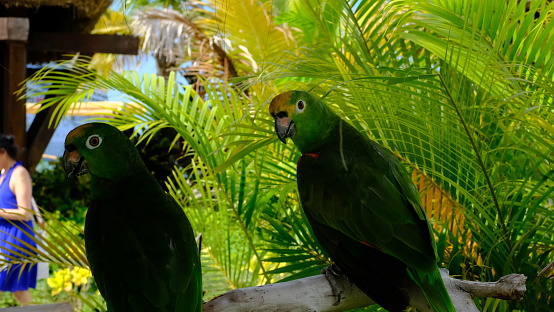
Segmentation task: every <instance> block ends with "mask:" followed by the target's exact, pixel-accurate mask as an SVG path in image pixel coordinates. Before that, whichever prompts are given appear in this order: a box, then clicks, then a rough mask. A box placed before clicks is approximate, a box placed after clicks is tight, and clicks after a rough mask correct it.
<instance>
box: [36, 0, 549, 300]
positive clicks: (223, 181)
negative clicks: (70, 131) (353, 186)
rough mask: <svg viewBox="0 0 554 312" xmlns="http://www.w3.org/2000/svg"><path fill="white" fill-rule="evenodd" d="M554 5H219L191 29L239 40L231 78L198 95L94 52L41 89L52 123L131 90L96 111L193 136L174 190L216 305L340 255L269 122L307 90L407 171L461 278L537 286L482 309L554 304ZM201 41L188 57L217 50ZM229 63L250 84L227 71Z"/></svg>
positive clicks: (206, 84)
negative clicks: (97, 93)
mask: <svg viewBox="0 0 554 312" xmlns="http://www.w3.org/2000/svg"><path fill="white" fill-rule="evenodd" d="M553 5H554V4H551V3H550V2H549V1H530V2H527V1H516V0H508V1H505V0H496V1H488V2H483V1H475V0H471V1H454V0H436V1H423V2H422V1H413V0H403V1H385V0H376V1H361V0H360V1H347V0H332V1H331V0H329V1H324V2H321V1H315V0H289V1H276V2H272V1H242V2H236V1H209V0H205V1H203V2H202V6H200V7H198V6H196V8H197V9H202V10H204V11H202V12H198V14H197V15H194V17H195V18H194V19H193V20H190V19H189V20H188V22H191V23H193V24H194V25H196V27H197V29H203V34H204V35H205V36H208V38H216V37H217V38H225V40H226V41H225V42H228V44H225V45H222V46H220V48H222V49H224V52H225V57H226V58H224V59H222V58H221V55H222V54H220V53H219V54H218V53H217V51H215V52H216V53H214V54H213V57H212V58H209V59H202V61H203V62H204V63H205V64H212V65H214V66H215V67H212V68H216V69H217V70H213V71H208V70H198V67H193V68H192V69H191V70H193V72H194V73H200V74H202V76H203V77H204V78H200V80H199V81H200V83H201V85H202V87H203V92H202V93H200V94H199V93H197V92H196V91H195V89H194V88H193V87H190V86H182V85H179V84H178V83H176V75H177V74H176V73H175V72H173V73H171V74H170V75H169V76H168V77H165V78H164V77H157V76H154V75H139V74H138V73H136V72H126V73H123V74H118V73H115V72H112V73H110V74H109V75H107V76H101V75H99V74H97V72H95V71H94V70H91V68H90V66H89V63H88V61H87V60H83V59H81V60H79V61H78V62H76V63H74V64H72V67H71V68H70V69H66V70H65V71H56V70H55V68H48V69H45V70H43V71H41V72H39V73H38V74H37V75H36V76H35V77H34V78H33V79H32V81H34V82H36V83H39V82H40V83H45V82H46V83H50V84H51V87H50V89H49V90H48V91H45V94H49V95H51V96H50V97H49V98H48V99H47V100H45V102H43V104H46V105H57V107H58V109H57V112H56V115H55V116H54V117H55V119H54V120H59V118H61V117H62V116H63V115H65V114H66V113H67V111H68V110H69V109H70V108H72V107H74V106H75V103H79V102H81V101H83V100H86V99H87V97H88V96H89V95H90V94H91V92H92V90H94V89H96V88H102V89H109V90H117V91H119V92H122V93H123V94H124V95H125V96H126V97H127V101H126V102H127V105H126V106H125V107H124V108H123V109H122V110H121V111H118V112H114V113H113V114H112V115H110V116H104V117H99V118H98V119H100V120H102V121H105V122H108V123H111V124H113V125H116V126H118V127H119V128H120V129H121V130H127V129H131V128H132V129H134V131H135V134H136V135H137V136H138V137H139V139H140V140H141V141H145V142H148V141H149V140H150V139H151V138H152V137H153V135H155V134H156V133H157V132H158V131H160V130H161V129H164V128H172V129H174V130H175V132H176V133H177V134H176V137H175V141H177V140H180V139H183V140H184V142H185V144H184V146H183V151H184V154H185V155H188V156H189V157H190V159H191V162H190V165H188V166H186V167H181V166H177V167H175V168H174V169H173V172H172V174H171V176H170V177H169V178H168V180H167V186H168V189H169V192H170V193H171V194H172V195H173V196H174V197H175V198H176V199H177V200H178V201H179V202H180V203H181V205H182V206H183V209H184V210H185V211H186V213H187V215H188V216H189V218H190V219H191V222H192V224H193V227H194V229H195V230H196V231H197V232H198V233H202V260H203V266H204V283H205V288H206V290H207V294H206V299H210V298H211V297H212V296H213V295H215V294H218V293H221V292H223V291H225V290H227V289H230V288H237V287H245V286H252V285H257V284H263V283H269V282H275V281H279V280H290V279H295V278H300V277H303V276H309V275H313V274H317V273H318V272H319V270H320V269H321V268H322V267H323V266H325V265H326V264H328V263H329V260H328V258H327V257H326V256H325V255H324V254H323V253H322V251H321V250H320V248H319V246H318V244H317V242H316V241H314V239H313V236H312V235H311V233H310V229H309V227H308V226H307V225H306V223H305V221H304V219H303V216H302V212H301V209H300V207H299V203H298V197H297V194H296V190H295V162H296V159H297V157H298V152H297V151H296V150H295V148H294V147H293V146H291V145H283V144H282V143H280V142H278V141H277V140H276V138H275V135H274V133H273V128H272V120H271V118H270V116H268V113H267V104H268V102H269V100H270V99H271V98H272V96H274V95H275V94H277V93H278V92H280V91H284V90H288V89H302V90H311V92H313V93H314V94H318V95H320V96H323V97H324V101H326V102H327V103H328V104H329V105H331V106H332V107H333V109H335V110H336V111H337V112H338V113H339V114H341V115H342V116H344V117H345V118H347V119H348V120H349V121H350V122H351V123H352V124H353V125H354V126H355V127H357V128H358V129H359V130H360V131H361V132H363V133H364V134H365V135H367V136H368V137H369V138H372V139H374V140H376V141H378V142H379V143H381V144H382V145H384V146H387V147H388V148H390V149H391V150H392V151H393V152H394V153H395V154H396V155H397V156H398V157H399V158H401V159H402V160H403V161H404V163H405V165H406V167H407V169H408V170H410V171H411V172H412V173H413V177H414V181H415V182H416V184H417V185H418V186H419V188H420V191H421V194H422V198H423V201H424V203H425V206H426V209H427V212H428V214H429V216H430V217H431V218H432V219H433V221H434V227H435V230H436V237H437V239H438V242H439V244H438V245H439V246H440V248H439V250H438V252H439V256H440V259H441V262H442V265H444V266H446V267H448V268H449V270H450V272H451V274H453V275H455V276H458V277H460V278H464V279H471V280H482V281H494V280H496V279H498V278H499V277H501V276H502V275H505V274H508V273H513V272H517V273H522V274H525V275H526V276H527V277H528V283H527V288H528V291H527V293H526V295H525V297H524V299H523V300H522V301H520V302H515V303H511V302H506V301H502V300H498V299H490V298H489V299H478V300H476V301H477V304H478V305H479V307H480V309H481V310H482V311H512V310H524V311H549V310H553V308H554V299H553V298H552V293H553V280H552V279H548V278H547V277H548V276H551V275H552V273H551V272H550V273H546V274H545V275H544V276H538V273H539V272H540V271H541V269H542V268H544V267H545V266H546V265H547V264H548V263H549V262H550V261H551V260H552V258H553V256H552V254H553V253H552V251H553V249H554V247H553V246H554V242H553V240H554V230H553V229H554V226H553V221H554V220H553V207H552V199H551V198H552V194H551V193H552V191H553V190H554V180H553V174H554V168H553V167H552V162H553V157H554V155H553V154H552V151H553V150H554V128H553V127H552V125H553V124H554V116H553V111H552V106H551V105H552V98H553V96H554V82H553V77H554V55H553V52H554V51H553V48H552V47H553V44H552V42H553V40H554V36H553V35H552V34H553V32H552V28H553V27H554V23H553V22H552V14H553V12H554V11H553V8H552V6H553ZM206 8H209V9H206ZM166 10H170V9H169V8H168V9H166ZM172 12H173V13H174V14H175V16H177V15H178V14H179V11H177V10H175V11H172ZM183 14H185V13H183ZM185 16H186V15H185ZM188 22H187V23H188ZM179 39H182V38H179ZM214 40H215V39H214ZM174 42H178V41H174ZM200 43H201V42H200ZM200 43H198V42H197V43H194V42H192V43H191V45H190V49H191V51H194V52H201V51H203V50H202V49H208V47H206V46H205V45H203V43H202V44H200ZM212 52H213V51H212ZM190 55H194V54H190ZM183 61H185V60H183ZM194 61H196V59H194V57H193V59H191V60H190V62H187V63H185V65H184V66H183V69H181V70H182V71H185V72H186V70H187V69H186V66H187V65H189V66H197V65H198V64H197V63H194ZM229 61H230V62H233V63H234V64H235V65H236V66H235V68H239V69H238V70H237V74H238V76H237V77H235V78H233V76H232V75H231V76H229V75H225V74H222V72H225V68H226V67H225V66H224V64H228V62H229ZM218 62H219V63H218ZM226 62H227V63H226ZM216 64H218V65H217V66H216ZM222 64H223V65H222ZM60 66H62V67H63V68H67V64H61V65H60ZM204 68H206V67H204ZM239 76H240V77H239ZM229 78H232V79H229ZM204 92H205V94H204ZM66 256H67V257H70V254H69V253H68V254H66ZM371 309H376V307H373V308H371Z"/></svg>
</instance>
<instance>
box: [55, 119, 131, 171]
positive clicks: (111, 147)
mask: <svg viewBox="0 0 554 312" xmlns="http://www.w3.org/2000/svg"><path fill="white" fill-rule="evenodd" d="M137 159H138V160H139V163H141V161H140V156H139V154H138V152H137V150H136V148H135V146H134V144H133V143H132V142H131V141H130V140H129V138H127V137H126V136H125V135H124V134H123V132H121V131H119V130H118V129H117V128H115V127H113V126H110V125H108V124H105V123H88V124H84V125H81V126H79V127H77V128H75V129H73V130H71V131H70V132H69V133H68V134H67V137H66V138H65V151H64V154H63V163H64V170H65V172H66V173H67V175H68V177H73V176H78V175H82V174H85V173H90V174H91V175H94V176H96V177H99V178H103V179H108V180H112V181H118V180H122V179H124V178H125V177H126V175H127V174H128V173H129V172H132V169H133V166H135V165H136V164H137Z"/></svg>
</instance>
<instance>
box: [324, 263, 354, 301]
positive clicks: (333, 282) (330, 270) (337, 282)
mask: <svg viewBox="0 0 554 312" xmlns="http://www.w3.org/2000/svg"><path fill="white" fill-rule="evenodd" d="M321 274H325V278H326V279H327V281H328V282H329V285H330V286H331V290H332V291H333V295H334V296H335V297H336V298H337V301H336V302H335V303H334V304H333V305H334V306H337V305H339V304H340V301H341V299H342V293H343V291H342V289H343V288H344V287H343V286H342V285H341V283H344V281H343V279H346V281H348V277H346V276H345V275H344V273H342V270H341V269H340V268H339V267H338V266H337V265H336V264H334V263H333V264H330V265H328V266H326V267H324V268H323V269H322V270H321Z"/></svg>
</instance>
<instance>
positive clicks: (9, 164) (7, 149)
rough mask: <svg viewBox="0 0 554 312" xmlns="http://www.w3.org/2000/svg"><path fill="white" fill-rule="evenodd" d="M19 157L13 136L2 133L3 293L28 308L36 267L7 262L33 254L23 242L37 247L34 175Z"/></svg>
mask: <svg viewBox="0 0 554 312" xmlns="http://www.w3.org/2000/svg"><path fill="white" fill-rule="evenodd" d="M16 157H17V147H16V145H15V143H14V139H13V136H8V135H3V134H0V170H1V171H2V175H1V176H0V270H1V271H0V291H10V292H12V293H13V296H14V298H15V300H16V301H17V302H18V303H19V304H20V305H26V304H29V303H31V301H32V298H31V294H30V293H29V288H35V286H36V283H37V277H36V276H37V266H36V265H34V264H31V263H25V264H15V265H9V264H7V263H6V262H5V260H6V259H9V258H20V256H19V255H21V254H23V255H27V256H31V255H33V254H34V252H33V251H31V250H30V249H29V248H28V247H26V246H25V245H24V244H23V243H21V240H22V241H25V242H27V243H28V244H29V245H30V246H33V248H36V244H35V243H34V242H33V240H32V239H31V238H30V237H29V233H32V231H31V229H32V227H33V224H32V221H31V217H32V214H31V212H30V209H31V198H32V184H31V176H30V175H29V172H28V171H27V169H25V168H24V167H23V166H22V165H21V162H18V161H16ZM31 235H32V234H31ZM14 245H15V246H19V248H16V247H14ZM18 254H19V255H18Z"/></svg>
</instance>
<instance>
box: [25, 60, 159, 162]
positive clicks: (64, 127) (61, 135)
mask: <svg viewBox="0 0 554 312" xmlns="http://www.w3.org/2000/svg"><path fill="white" fill-rule="evenodd" d="M138 72H139V73H140V74H144V73H149V74H150V73H156V62H155V60H154V58H152V57H148V59H147V60H146V61H145V62H143V63H142V64H141V66H140V67H139V68H138ZM122 100H124V98H123V97H122V96H121V94H120V93H118V92H114V91H108V101H122ZM33 118H35V115H34V114H27V129H29V127H30V126H31V123H32V122H33ZM87 119H89V117H85V116H66V117H65V118H64V119H63V120H62V121H61V122H60V124H59V125H58V127H57V128H56V130H55V131H54V135H53V136H52V139H51V140H50V143H48V147H46V150H45V151H44V154H46V155H53V156H56V157H61V156H62V155H63V151H64V146H63V145H64V141H65V137H66V135H67V134H68V133H69V131H71V130H73V128H75V127H77V126H79V125H81V124H83V123H84V122H85V121H86V120H87Z"/></svg>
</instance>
